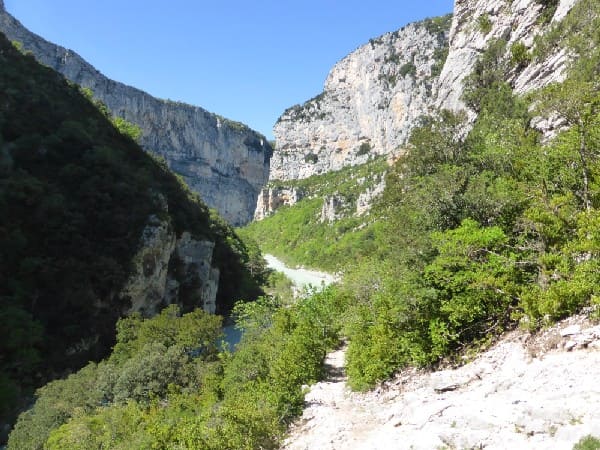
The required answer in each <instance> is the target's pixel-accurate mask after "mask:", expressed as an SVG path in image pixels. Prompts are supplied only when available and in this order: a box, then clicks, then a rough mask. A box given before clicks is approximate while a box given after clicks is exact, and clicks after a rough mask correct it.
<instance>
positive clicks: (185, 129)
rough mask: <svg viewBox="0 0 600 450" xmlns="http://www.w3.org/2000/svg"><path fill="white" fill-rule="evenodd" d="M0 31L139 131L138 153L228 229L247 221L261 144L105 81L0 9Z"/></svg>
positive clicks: (266, 155) (264, 153) (267, 154)
mask: <svg viewBox="0 0 600 450" xmlns="http://www.w3.org/2000/svg"><path fill="white" fill-rule="evenodd" d="M0 31H2V32H3V33H5V34H6V35H7V37H8V38H9V39H10V40H12V41H18V42H20V43H21V44H22V46H23V49H24V50H25V51H30V52H32V53H33V55H34V56H35V58H36V59H37V60H38V61H40V62H41V63H42V64H44V65H46V66H48V67H51V68H52V69H54V70H56V71H58V72H60V73H62V74H63V75H64V76H65V77H66V78H67V79H69V80H71V81H73V82H75V83H77V84H79V85H80V86H82V87H85V88H90V89H91V90H92V91H93V92H94V96H95V97H96V98H97V99H99V100H101V101H102V102H103V103H104V104H105V105H106V106H107V107H108V109H109V110H110V112H111V113H112V114H113V115H115V116H118V117H122V118H124V119H126V120H127V121H129V122H132V123H134V124H135V125H137V126H138V127H140V128H141V130H142V136H141V145H142V147H143V148H144V149H145V150H147V151H150V152H153V153H155V154H158V155H161V156H162V157H164V158H165V159H166V161H167V163H168V164H169V167H170V168H171V169H172V170H173V171H175V172H176V173H178V174H180V175H181V176H182V177H183V178H184V180H185V181H186V182H187V184H188V185H189V186H190V187H191V188H192V190H194V191H195V192H197V193H198V194H200V196H201V197H202V199H203V201H204V202H205V203H206V204H207V205H208V206H209V207H212V208H215V209H216V210H217V211H219V213H220V214H221V215H222V216H223V217H224V218H225V219H226V220H228V221H229V222H230V223H232V224H234V225H240V224H244V223H247V222H249V221H250V220H251V219H252V214H253V212H254V207H255V205H256V198H257V196H258V192H259V190H260V189H261V188H262V186H263V185H264V184H265V183H266V181H267V179H268V176H269V159H270V158H271V152H272V149H271V147H270V145H269V143H268V142H267V140H266V139H265V138H264V137H263V136H261V135H260V134H258V133H256V132H254V131H252V130H250V129H249V128H248V127H246V126H245V125H243V124H241V123H237V122H232V121H229V120H227V119H224V118H222V117H219V116H217V115H215V114H212V113H209V112H208V111H205V110H204V109H202V108H198V107H195V106H190V105H186V104H183V103H176V102H171V101H168V100H159V99H156V98H154V97H152V96H151V95H149V94H147V93H145V92H143V91H140V90H138V89H135V88H132V87H130V86H126V85H124V84H122V83H118V82H116V81H113V80H110V79H108V78H106V77H105V76H104V75H102V74H101V73H100V72H99V71H98V70H96V69H95V68H94V67H92V66H91V65H90V64H88V63H87V62H86V61H84V60H83V59H82V58H81V57H80V56H79V55H77V53H75V52H73V51H72V50H68V49H65V48H63V47H60V46H57V45H55V44H52V43H50V42H48V41H46V40H44V39H43V38H41V37H39V36H37V35H35V34H33V33H31V32H30V31H29V30H27V29H26V28H24V27H23V25H21V23H19V22H18V21H17V20H16V19H15V18H14V17H12V16H11V15H10V14H9V13H8V12H6V10H5V9H4V6H3V4H0Z"/></svg>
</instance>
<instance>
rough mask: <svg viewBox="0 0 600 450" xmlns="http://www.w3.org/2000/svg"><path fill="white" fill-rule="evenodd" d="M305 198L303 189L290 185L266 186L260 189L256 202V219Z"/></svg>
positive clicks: (260, 218)
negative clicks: (287, 186) (288, 186)
mask: <svg viewBox="0 0 600 450" xmlns="http://www.w3.org/2000/svg"><path fill="white" fill-rule="evenodd" d="M303 198H304V192H302V190H300V189H298V188H295V187H290V188H285V187H266V188H263V189H262V190H261V191H260V194H259V195H258V201H257V202H256V211H255V212H254V220H262V219H264V218H265V217H268V216H270V215H271V214H273V213H274V212H275V211H276V210H277V209H279V208H280V207H282V206H292V205H295V204H296V203H298V202H299V201H300V200H302V199H303Z"/></svg>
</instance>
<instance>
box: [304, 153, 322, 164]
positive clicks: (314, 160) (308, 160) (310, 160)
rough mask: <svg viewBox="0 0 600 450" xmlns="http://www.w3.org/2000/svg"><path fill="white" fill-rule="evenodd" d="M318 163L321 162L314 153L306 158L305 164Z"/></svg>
mask: <svg viewBox="0 0 600 450" xmlns="http://www.w3.org/2000/svg"><path fill="white" fill-rule="evenodd" d="M317 161H319V157H318V156H317V155H316V154H314V153H309V154H307V155H306V156H305V157H304V162H305V163H312V164H316V163H317Z"/></svg>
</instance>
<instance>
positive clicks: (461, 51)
mask: <svg viewBox="0 0 600 450" xmlns="http://www.w3.org/2000/svg"><path fill="white" fill-rule="evenodd" d="M547 3H548V2H545V3H544V2H540V1H538V0H515V1H513V2H497V1H494V0H467V1H460V0H457V1H455V3H454V17H453V21H452V28H451V30H450V38H449V52H448V58H447V59H446V63H445V64H444V68H443V70H442V72H441V74H440V77H439V80H438V81H437V83H436V97H437V100H436V102H437V103H436V104H437V106H438V107H440V108H446V109H450V110H454V111H456V110H461V109H465V106H464V104H463V102H462V101H461V96H462V94H463V81H464V78H465V77H466V76H467V75H469V74H470V73H471V72H472V70H473V68H474V66H475V63H476V61H477V58H478V57H479V56H480V55H481V53H482V52H483V51H484V50H485V49H486V48H487V46H488V45H489V43H490V42H491V41H492V40H493V39H503V40H505V41H506V42H507V46H506V50H507V56H508V54H509V52H510V49H511V47H512V45H514V44H517V43H520V44H523V45H524V46H525V48H526V49H527V50H529V49H531V48H532V47H533V44H534V39H535V37H536V36H537V35H539V34H540V33H541V32H542V31H543V30H544V26H545V25H546V24H544V22H545V21H544V20H543V19H542V15H543V14H544V13H546V12H552V11H546V8H551V6H550V5H549V4H547ZM575 3H576V0H560V1H559V3H558V7H557V8H556V10H555V11H554V13H553V14H552V15H551V18H550V17H549V18H548V21H550V22H552V21H557V20H561V19H562V18H563V17H564V16H565V15H566V14H567V13H568V11H569V10H570V9H571V8H572V7H573V5H574V4H575ZM565 62H566V55H565V53H564V51H560V52H558V53H556V54H553V55H550V56H549V57H548V58H547V59H546V60H544V61H537V62H533V63H528V64H524V65H523V67H520V68H519V69H518V70H514V71H513V72H512V73H511V74H510V76H509V79H508V80H507V81H509V82H510V83H511V85H512V86H513V87H514V89H515V91H516V92H519V93H525V92H529V91H532V90H535V89H538V88H541V87H544V86H546V85H548V84H549V83H551V82H553V81H562V80H563V79H564V75H565V74H564V68H565Z"/></svg>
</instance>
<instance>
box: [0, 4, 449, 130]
mask: <svg viewBox="0 0 600 450" xmlns="http://www.w3.org/2000/svg"><path fill="white" fill-rule="evenodd" d="M5 5H6V9H7V10H8V11H9V12H10V13H11V14H13V15H14V16H15V17H16V18H17V19H19V20H20V21H21V22H22V23H23V24H24V25H25V26H26V27H28V28H29V29H30V30H32V31H33V32H35V33H37V34H39V35H41V36H43V37H44V38H46V39H48V40H49V41H52V42H55V43H57V44H60V45H62V46H64V47H67V48H70V49H72V50H75V51H76V52H77V53H79V54H80V55H81V56H83V57H84V58H85V59H86V60H87V61H89V62H90V63H91V64H92V65H94V66H95V67H96V68H97V69H98V70H100V71H101V72H102V73H104V74H105V75H107V76H108V77H110V78H113V79H115V80H118V81H121V82H124V83H126V84H129V85H132V86H135V87H137V88H140V89H143V90H145V91H147V92H149V93H151V94H152V95H155V96H157V97H160V98H169V99H171V100H178V101H183V102H186V103H191V104H193V105H198V106H202V107H203V108H205V109H207V110H209V111H211V112H215V113H218V114H221V115H223V116H225V117H227V118H229V119H233V120H238V121H241V122H244V123H246V124H247V125H249V126H250V127H252V128H254V129H256V130H258V131H260V132H261V133H263V134H265V135H266V136H267V137H268V138H271V137H272V131H271V129H272V127H273V124H274V123H275V121H276V120H277V118H278V117H279V115H280V114H281V113H282V112H283V110H284V109H286V108H288V107H289V106H292V105H294V104H297V103H303V102H304V101H305V100H308V99H309V98H311V97H313V96H315V95H316V94H318V93H320V92H321V91H322V88H323V82H324V81H325V77H326V76H327V73H328V72H329V70H330V69H331V67H332V66H333V65H334V64H335V63H336V62H337V61H339V60H340V59H341V58H343V57H344V56H345V55H347V54H348V53H350V52H351V51H352V50H354V49H356V48H357V47H359V46H360V45H362V44H365V43H366V42H367V41H368V40H369V38H374V37H377V36H379V35H381V34H383V33H385V32H388V31H394V30H396V29H399V28H401V27H402V26H404V25H406V24H407V23H410V22H413V21H415V20H419V19H423V18H425V17H432V16H438V15H442V14H446V13H449V12H451V11H452V5H453V2H452V1H451V0H434V1H425V0H405V1H399V0H381V1H380V0H370V1H368V0H362V1H359V0H344V1H342V0H292V1H285V0H254V1H242V0H218V1H216V0H215V1H205V0H168V1H166V0H162V1H158V0H102V1H97V0H51V1H49V0H5Z"/></svg>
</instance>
